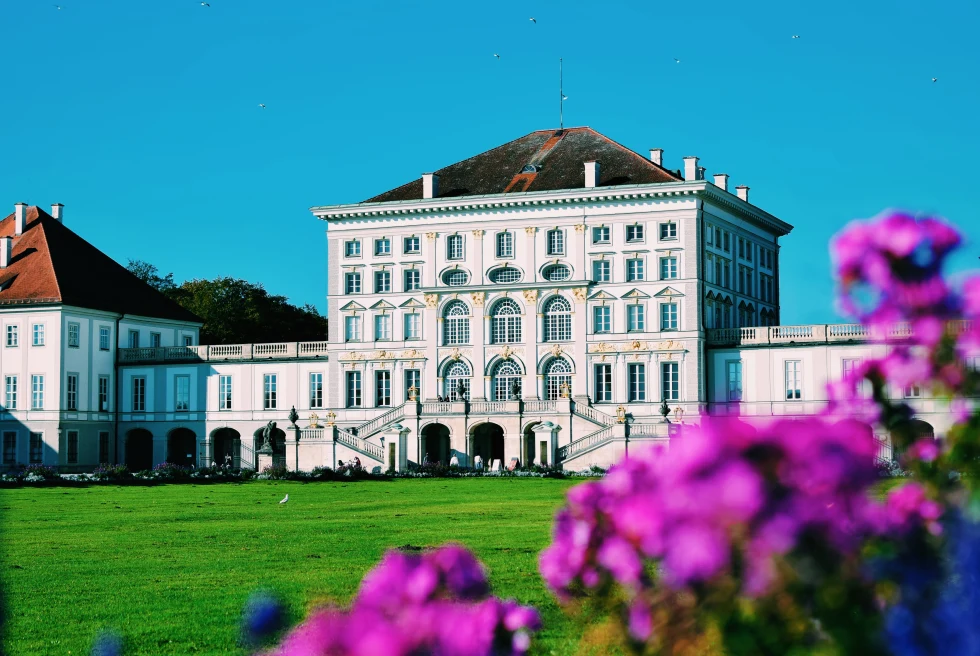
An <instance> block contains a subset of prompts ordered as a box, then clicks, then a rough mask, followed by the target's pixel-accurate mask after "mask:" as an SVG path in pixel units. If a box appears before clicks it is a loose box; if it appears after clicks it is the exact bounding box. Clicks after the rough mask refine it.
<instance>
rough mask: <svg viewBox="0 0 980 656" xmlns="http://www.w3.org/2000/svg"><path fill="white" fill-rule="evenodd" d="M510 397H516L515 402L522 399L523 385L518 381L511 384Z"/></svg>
mask: <svg viewBox="0 0 980 656" xmlns="http://www.w3.org/2000/svg"><path fill="white" fill-rule="evenodd" d="M510 395H511V396H512V397H514V399H515V400H517V399H520V398H521V384H520V382H518V381H516V380H515V381H514V382H512V383H511V384H510Z"/></svg>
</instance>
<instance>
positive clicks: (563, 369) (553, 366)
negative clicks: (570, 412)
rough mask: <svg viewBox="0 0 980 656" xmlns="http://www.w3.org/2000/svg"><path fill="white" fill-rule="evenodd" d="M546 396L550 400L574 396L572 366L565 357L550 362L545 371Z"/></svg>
mask: <svg viewBox="0 0 980 656" xmlns="http://www.w3.org/2000/svg"><path fill="white" fill-rule="evenodd" d="M544 390H545V398H546V399H548V400H549V401H554V400H555V399H561V398H568V397H571V396H572V367H571V365H570V364H568V361H567V360H565V359H564V358H555V359H554V360H552V361H551V362H549V363H548V367H547V369H545V373H544Z"/></svg>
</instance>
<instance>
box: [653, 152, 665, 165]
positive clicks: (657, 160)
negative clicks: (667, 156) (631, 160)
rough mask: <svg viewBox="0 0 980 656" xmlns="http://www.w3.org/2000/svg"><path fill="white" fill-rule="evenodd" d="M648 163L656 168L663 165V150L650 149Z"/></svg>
mask: <svg viewBox="0 0 980 656" xmlns="http://www.w3.org/2000/svg"><path fill="white" fill-rule="evenodd" d="M650 161H651V162H653V163H654V164H656V165H657V166H663V165H664V149H663V148H651V149H650Z"/></svg>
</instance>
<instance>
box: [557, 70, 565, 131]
mask: <svg viewBox="0 0 980 656" xmlns="http://www.w3.org/2000/svg"><path fill="white" fill-rule="evenodd" d="M558 129H559V130H564V129H565V93H564V92H563V91H562V70H561V57H559V58H558Z"/></svg>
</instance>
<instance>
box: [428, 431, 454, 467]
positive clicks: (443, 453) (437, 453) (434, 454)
mask: <svg viewBox="0 0 980 656" xmlns="http://www.w3.org/2000/svg"><path fill="white" fill-rule="evenodd" d="M426 456H429V462H439V463H442V464H443V465H448V464H449V459H450V458H451V457H452V453H451V451H450V449H449V428H448V427H446V426H445V425H444V424H429V425H428V426H426V427H425V428H423V429H422V462H425V457H426Z"/></svg>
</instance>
